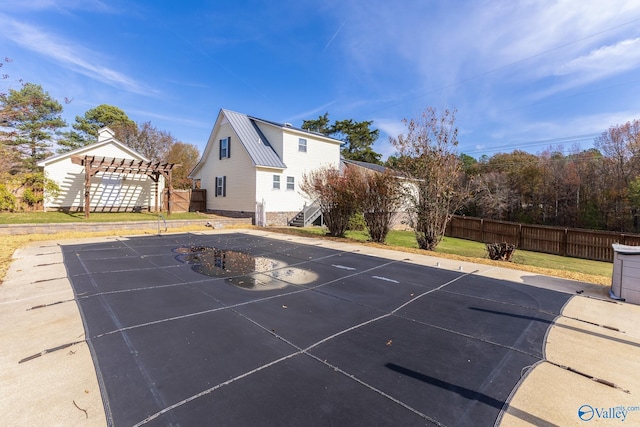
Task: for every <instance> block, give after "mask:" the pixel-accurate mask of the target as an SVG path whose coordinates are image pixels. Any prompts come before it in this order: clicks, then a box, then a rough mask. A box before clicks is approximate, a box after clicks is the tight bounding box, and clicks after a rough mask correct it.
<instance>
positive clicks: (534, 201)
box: [302, 107, 640, 249]
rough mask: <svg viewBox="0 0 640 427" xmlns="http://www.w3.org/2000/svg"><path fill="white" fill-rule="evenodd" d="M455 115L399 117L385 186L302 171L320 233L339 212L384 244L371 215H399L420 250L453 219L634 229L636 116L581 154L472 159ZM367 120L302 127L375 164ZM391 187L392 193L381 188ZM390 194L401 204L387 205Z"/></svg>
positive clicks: (639, 167)
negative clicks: (316, 203) (317, 207)
mask: <svg viewBox="0 0 640 427" xmlns="http://www.w3.org/2000/svg"><path fill="white" fill-rule="evenodd" d="M455 114H456V111H455V110H444V111H442V112H438V111H437V110H436V109H434V108H431V107H428V108H426V109H425V111H424V112H423V113H422V114H421V115H420V116H419V117H417V118H414V119H406V120H404V121H403V122H404V124H405V126H406V132H405V133H403V134H401V135H399V136H397V137H391V138H390V143H391V144H392V145H393V146H394V147H395V148H396V150H397V152H396V154H395V155H394V156H390V157H389V158H388V159H387V161H386V162H385V163H384V166H385V167H386V168H387V172H386V173H385V174H383V176H384V179H383V181H385V182H386V183H387V184H386V186H385V187H382V188H381V187H376V186H375V185H372V183H371V182H370V181H369V180H370V177H367V176H363V175H361V174H354V173H351V172H349V171H348V170H347V171H344V173H343V174H341V175H340V174H336V173H335V171H330V170H321V171H318V172H314V173H311V174H307V175H306V176H305V177H304V179H303V186H302V189H303V190H304V191H305V192H306V193H307V194H308V195H310V197H311V198H312V199H314V200H321V207H322V210H323V213H324V215H325V219H326V218H328V219H329V221H328V222H327V226H328V228H329V233H330V234H333V235H337V236H340V235H344V232H345V231H346V228H345V224H346V223H347V222H348V215H353V213H354V212H360V213H362V214H364V215H365V220H366V221H365V222H366V226H367V230H368V232H369V234H370V237H371V239H372V240H374V241H384V236H386V232H383V233H380V232H379V231H377V229H376V227H378V229H379V228H380V226H379V225H378V226H375V224H374V222H373V220H372V217H374V216H376V215H378V216H380V215H383V216H384V218H383V219H382V220H380V219H378V220H379V222H380V221H381V223H383V224H384V226H383V227H382V229H383V230H387V231H388V228H389V227H390V226H391V223H392V220H389V218H390V216H389V211H388V210H392V209H396V210H398V209H401V210H403V211H405V213H406V214H407V221H408V222H407V223H408V225H410V226H411V228H412V229H413V230H414V232H415V235H416V240H417V242H418V246H419V247H420V248H423V249H433V248H435V247H436V246H437V245H438V243H439V242H440V240H441V239H442V237H443V236H444V232H445V228H446V226H447V223H448V222H449V220H450V219H451V216H452V215H454V214H459V215H469V216H477V217H481V218H487V219H494V220H505V221H516V222H523V223H530V224H542V225H554V226H563V227H572V228H587V229H596V230H610V231H621V232H638V231H640V230H639V229H640V224H639V223H638V206H639V205H640V120H633V121H630V122H627V123H624V124H620V125H614V126H612V127H610V128H609V129H608V130H606V131H604V132H603V133H602V134H601V135H599V136H598V137H597V138H595V141H594V147H593V148H589V149H587V150H580V149H579V148H578V147H572V148H571V149H570V150H569V152H568V153H566V154H565V152H564V149H563V147H549V148H548V149H546V150H543V151H542V152H541V153H538V154H532V153H528V152H525V151H521V150H514V151H512V152H511V153H497V154H494V155H492V156H482V157H481V158H480V159H475V158H473V157H471V156H469V155H466V154H464V153H463V154H458V152H457V145H458V139H457V134H458V131H457V127H456V124H455ZM372 123H373V122H359V123H358V122H353V121H352V120H348V121H342V122H339V121H336V122H335V124H334V125H330V124H329V120H328V114H325V115H324V116H320V117H319V118H318V119H317V120H309V121H304V123H303V127H305V128H307V129H309V130H315V131H319V132H320V133H323V134H325V135H329V136H334V137H336V136H338V138H339V139H342V140H343V141H345V147H344V148H343V150H342V155H343V157H344V158H345V159H352V160H360V161H369V163H378V164H379V163H381V162H379V161H377V160H378V159H379V156H378V155H376V153H375V152H373V154H372V151H373V150H372V145H373V143H374V142H375V140H376V138H377V135H378V132H377V131H376V130H371V129H370V126H371V124H372ZM338 129H341V130H338ZM353 142H355V143H353ZM367 159H368V160H367ZM394 185H395V186H396V187H397V188H395V189H393V188H389V186H394ZM398 191H399V192H400V193H402V197H401V198H402V199H403V201H402V202H398V201H397V200H396V195H397V192H398ZM372 192H373V193H375V194H373V195H372V194H371V193H372ZM362 197H368V198H369V199H371V198H372V197H374V200H377V202H376V206H377V207H379V208H376V207H375V206H374V207H372V206H371V205H367V204H366V203H365V202H363V200H362ZM375 197H377V199H375ZM398 203H400V205H398ZM385 209H386V210H387V211H385ZM367 215H369V219H368V220H367ZM336 216H337V217H339V218H340V219H339V220H338V221H337V220H336V219H335V218H334V217H336ZM380 236H383V237H382V238H381V240H380Z"/></svg>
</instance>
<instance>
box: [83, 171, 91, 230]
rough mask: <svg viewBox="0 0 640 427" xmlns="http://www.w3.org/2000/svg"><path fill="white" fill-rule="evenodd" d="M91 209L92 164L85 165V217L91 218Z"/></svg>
mask: <svg viewBox="0 0 640 427" xmlns="http://www.w3.org/2000/svg"><path fill="white" fill-rule="evenodd" d="M89 209H91V163H86V162H85V164H84V217H85V219H86V218H89Z"/></svg>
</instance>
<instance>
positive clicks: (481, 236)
mask: <svg viewBox="0 0 640 427" xmlns="http://www.w3.org/2000/svg"><path fill="white" fill-rule="evenodd" d="M480 241H481V242H482V243H484V219H480Z"/></svg>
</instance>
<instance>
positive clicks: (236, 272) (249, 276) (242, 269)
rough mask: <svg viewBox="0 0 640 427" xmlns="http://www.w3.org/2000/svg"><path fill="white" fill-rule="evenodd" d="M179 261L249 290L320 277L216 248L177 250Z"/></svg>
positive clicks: (264, 258) (260, 258)
mask: <svg viewBox="0 0 640 427" xmlns="http://www.w3.org/2000/svg"><path fill="white" fill-rule="evenodd" d="M173 252H174V253H176V254H177V256H176V258H177V259H178V260H180V261H182V262H184V263H185V264H190V265H191V266H192V269H193V271H195V272H196V273H200V274H203V275H205V276H210V277H226V278H227V279H226V282H228V283H231V284H232V285H234V286H237V287H239V288H243V289H248V290H256V291H257V290H271V289H281V288H284V287H285V286H287V285H290V284H294V285H305V284H308V283H311V282H313V281H315V280H316V279H317V277H318V276H317V274H316V273H313V272H311V271H307V270H304V269H301V268H296V267H289V266H288V264H287V263H286V262H282V261H278V260H275V259H271V258H266V257H255V256H253V255H248V254H245V253H243V252H238V251H228V250H221V249H216V248H214V247H212V246H182V247H179V248H176V249H174V250H173Z"/></svg>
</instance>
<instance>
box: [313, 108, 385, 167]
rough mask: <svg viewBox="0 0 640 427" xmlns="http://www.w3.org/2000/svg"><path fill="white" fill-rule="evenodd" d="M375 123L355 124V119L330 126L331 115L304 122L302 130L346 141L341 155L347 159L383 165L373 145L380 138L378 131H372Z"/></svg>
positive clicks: (337, 122) (327, 114)
mask: <svg viewBox="0 0 640 427" xmlns="http://www.w3.org/2000/svg"><path fill="white" fill-rule="evenodd" d="M372 124H373V121H363V122H354V121H353V119H349V120H341V121H337V120H336V121H335V122H334V123H333V124H332V125H329V113H324V115H323V116H319V117H318V119H317V120H303V122H302V129H306V130H308V131H311V132H317V133H321V134H323V135H326V136H330V137H332V138H335V139H339V140H341V141H344V143H345V145H344V146H343V147H342V150H341V154H342V156H343V157H344V158H345V159H349V160H356V161H360V162H367V163H374V164H381V162H380V157H382V155H381V154H379V153H376V152H375V151H373V148H372V146H373V144H374V143H375V142H376V140H377V139H378V137H379V136H380V131H379V130H378V129H371V125H372Z"/></svg>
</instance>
